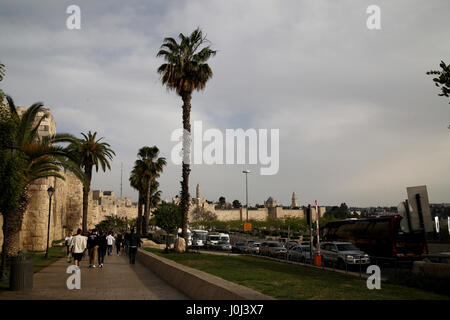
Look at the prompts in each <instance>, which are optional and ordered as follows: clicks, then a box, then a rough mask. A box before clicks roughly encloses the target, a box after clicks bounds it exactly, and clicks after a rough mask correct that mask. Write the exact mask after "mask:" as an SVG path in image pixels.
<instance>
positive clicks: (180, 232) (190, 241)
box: [178, 228, 192, 246]
mask: <svg viewBox="0 0 450 320" xmlns="http://www.w3.org/2000/svg"><path fill="white" fill-rule="evenodd" d="M186 234H187V241H188V243H187V246H191V245H192V233H191V230H189V229H187V230H186ZM178 238H182V229H181V228H178Z"/></svg>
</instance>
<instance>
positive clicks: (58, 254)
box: [0, 246, 66, 292]
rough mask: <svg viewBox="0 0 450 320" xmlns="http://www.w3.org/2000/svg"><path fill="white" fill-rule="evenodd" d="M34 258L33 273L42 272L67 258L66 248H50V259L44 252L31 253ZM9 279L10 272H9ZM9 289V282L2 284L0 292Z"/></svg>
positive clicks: (0, 284)
mask: <svg viewBox="0 0 450 320" xmlns="http://www.w3.org/2000/svg"><path fill="white" fill-rule="evenodd" d="M29 253H31V254H33V256H34V264H33V271H34V273H36V272H39V271H41V270H42V269H44V268H45V267H47V266H49V265H50V264H52V263H53V262H55V261H57V260H59V259H61V258H63V257H65V256H66V247H64V246H63V247H50V248H49V250H48V259H46V258H45V251H44V252H29ZM8 277H9V271H8ZM8 289H9V282H0V292H2V291H4V290H8Z"/></svg>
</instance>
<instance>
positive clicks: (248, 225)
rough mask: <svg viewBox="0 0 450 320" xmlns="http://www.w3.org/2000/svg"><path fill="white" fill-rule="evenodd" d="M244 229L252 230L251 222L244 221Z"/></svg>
mask: <svg viewBox="0 0 450 320" xmlns="http://www.w3.org/2000/svg"><path fill="white" fill-rule="evenodd" d="M244 231H252V224H251V223H250V222H244Z"/></svg>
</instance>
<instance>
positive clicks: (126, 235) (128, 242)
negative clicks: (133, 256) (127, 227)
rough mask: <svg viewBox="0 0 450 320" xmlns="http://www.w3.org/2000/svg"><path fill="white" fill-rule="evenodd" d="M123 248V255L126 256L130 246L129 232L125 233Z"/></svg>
mask: <svg viewBox="0 0 450 320" xmlns="http://www.w3.org/2000/svg"><path fill="white" fill-rule="evenodd" d="M124 246H125V254H126V255H128V249H129V246H130V233H129V232H127V233H125V236H124Z"/></svg>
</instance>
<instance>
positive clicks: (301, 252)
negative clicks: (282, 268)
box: [287, 245, 317, 263]
mask: <svg viewBox="0 0 450 320" xmlns="http://www.w3.org/2000/svg"><path fill="white" fill-rule="evenodd" d="M316 251H317V249H316V248H313V255H314V253H315V252H316ZM287 255H288V256H287V258H288V260H291V261H298V262H303V263H305V262H311V252H310V247H309V246H307V245H298V246H296V247H293V248H292V249H291V250H288V253H287Z"/></svg>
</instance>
